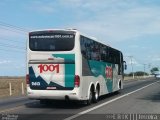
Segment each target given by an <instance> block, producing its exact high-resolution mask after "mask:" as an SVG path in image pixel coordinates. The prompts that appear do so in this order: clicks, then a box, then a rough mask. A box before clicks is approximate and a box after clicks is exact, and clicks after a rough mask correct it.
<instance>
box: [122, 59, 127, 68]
mask: <svg viewBox="0 0 160 120" xmlns="http://www.w3.org/2000/svg"><path fill="white" fill-rule="evenodd" d="M123 66H124V70H127V64H126V61H123Z"/></svg>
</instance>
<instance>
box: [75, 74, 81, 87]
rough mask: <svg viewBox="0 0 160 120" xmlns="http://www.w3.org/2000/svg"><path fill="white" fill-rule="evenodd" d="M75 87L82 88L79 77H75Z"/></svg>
mask: <svg viewBox="0 0 160 120" xmlns="http://www.w3.org/2000/svg"><path fill="white" fill-rule="evenodd" d="M74 86H75V87H79V86H80V77H79V76H78V75H75V77H74Z"/></svg>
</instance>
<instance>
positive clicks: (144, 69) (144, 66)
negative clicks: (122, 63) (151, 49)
mask: <svg viewBox="0 0 160 120" xmlns="http://www.w3.org/2000/svg"><path fill="white" fill-rule="evenodd" d="M143 65H144V75H143V77H144V78H145V71H146V64H143Z"/></svg>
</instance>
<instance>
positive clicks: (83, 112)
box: [64, 81, 160, 120]
mask: <svg viewBox="0 0 160 120" xmlns="http://www.w3.org/2000/svg"><path fill="white" fill-rule="evenodd" d="M158 82H160V81H157V82H154V83H151V84H149V85H146V86H144V87H142V88H139V89H137V90H135V91H132V92H130V93H127V94H125V95H122V96H119V97H117V98H115V99H112V100H110V101H107V102H105V103H102V104H100V105H98V106H95V107H93V108H90V109H88V110H85V111H82V112H80V113H77V114H75V115H73V116H70V117H68V118H65V119H64V120H72V119H75V118H77V117H79V116H81V115H84V114H86V113H88V112H90V111H93V110H95V109H98V108H100V107H102V106H104V105H107V104H109V103H112V102H114V101H116V100H118V99H121V98H123V97H126V96H128V95H131V94H133V93H135V92H138V91H140V90H142V89H145V88H147V87H149V86H151V85H153V84H155V83H158Z"/></svg>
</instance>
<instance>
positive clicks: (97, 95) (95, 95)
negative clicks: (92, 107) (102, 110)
mask: <svg viewBox="0 0 160 120" xmlns="http://www.w3.org/2000/svg"><path fill="white" fill-rule="evenodd" d="M98 100H99V89H98V88H97V89H96V91H95V92H94V96H93V102H94V103H97V102H98Z"/></svg>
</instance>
